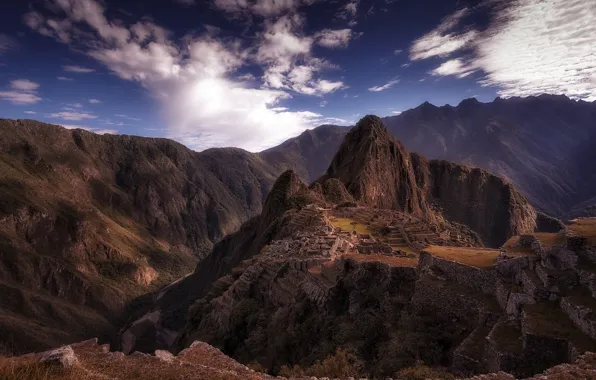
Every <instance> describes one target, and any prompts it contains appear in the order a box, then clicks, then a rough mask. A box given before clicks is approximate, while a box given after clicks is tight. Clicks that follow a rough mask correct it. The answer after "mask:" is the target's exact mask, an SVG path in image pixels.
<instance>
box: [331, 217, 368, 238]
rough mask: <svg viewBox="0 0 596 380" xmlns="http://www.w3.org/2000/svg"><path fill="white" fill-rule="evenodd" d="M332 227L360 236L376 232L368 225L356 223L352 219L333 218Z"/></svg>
mask: <svg viewBox="0 0 596 380" xmlns="http://www.w3.org/2000/svg"><path fill="white" fill-rule="evenodd" d="M330 223H331V225H333V226H334V227H339V228H341V229H342V231H348V232H353V231H356V233H358V234H365V235H370V234H372V233H373V232H374V231H373V230H372V229H371V228H370V227H369V226H367V225H364V224H362V223H358V222H356V221H355V220H354V219H350V218H332V219H331V220H330Z"/></svg>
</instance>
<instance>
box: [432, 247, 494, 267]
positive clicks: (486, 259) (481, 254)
mask: <svg viewBox="0 0 596 380" xmlns="http://www.w3.org/2000/svg"><path fill="white" fill-rule="evenodd" d="M424 250H425V251H426V252H428V253H430V254H431V255H433V256H437V257H441V258H443V259H447V260H452V261H457V262H458V263H462V264H466V265H470V266H473V267H477V268H490V267H492V266H493V265H495V263H496V261H497V257H498V256H499V250H498V249H488V248H473V247H471V248H468V247H445V246H437V245H431V246H428V247H426V248H425V249H424Z"/></svg>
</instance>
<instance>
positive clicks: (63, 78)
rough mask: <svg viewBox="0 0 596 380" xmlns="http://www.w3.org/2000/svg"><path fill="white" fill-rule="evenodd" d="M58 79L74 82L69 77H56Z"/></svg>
mask: <svg viewBox="0 0 596 380" xmlns="http://www.w3.org/2000/svg"><path fill="white" fill-rule="evenodd" d="M56 79H58V80H65V81H72V80H74V79H72V78H67V77H56Z"/></svg>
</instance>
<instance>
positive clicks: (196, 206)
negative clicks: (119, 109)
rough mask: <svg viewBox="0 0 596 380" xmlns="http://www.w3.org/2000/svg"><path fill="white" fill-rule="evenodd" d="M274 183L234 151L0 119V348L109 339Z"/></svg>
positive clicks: (271, 171)
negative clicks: (144, 298) (140, 302)
mask: <svg viewBox="0 0 596 380" xmlns="http://www.w3.org/2000/svg"><path fill="white" fill-rule="evenodd" d="M278 175H279V172H278V170H277V169H276V168H273V167H272V166H271V165H269V164H267V163H266V162H265V161H263V160H262V159H261V158H260V157H259V156H258V155H255V154H252V153H249V152H245V151H242V150H239V149H218V150H209V151H205V152H202V153H196V152H193V151H191V150H189V149H187V148H186V147H184V146H182V145H181V144H178V143H176V142H174V141H171V140H166V139H153V138H142V137H135V136H125V135H120V136H112V135H96V134H93V133H90V132H86V131H83V130H67V129H64V128H62V127H59V126H55V125H48V124H43V123H39V122H35V121H30V120H16V121H15V120H0V220H1V221H2V223H0V287H1V288H2V291H0V299H1V301H2V307H1V308H0V341H2V342H5V344H7V345H8V346H9V347H7V349H10V350H15V351H17V352H23V351H29V350H33V349H40V348H46V347H53V346H56V345H57V344H61V343H68V342H72V341H75V340H77V339H83V338H88V337H89V336H91V335H96V336H101V337H106V336H108V335H110V334H111V333H113V330H114V327H115V325H117V324H119V323H120V322H119V318H120V315H121V314H122V313H123V312H124V311H125V309H126V306H127V305H128V303H129V302H130V301H131V300H132V299H134V298H135V297H137V296H139V295H141V294H145V293H148V292H151V291H153V290H155V289H158V288H159V287H161V286H163V285H165V284H168V283H170V282H172V281H174V280H175V279H177V278H179V277H181V276H183V275H186V274H187V273H189V272H190V271H191V270H192V268H193V267H194V266H195V265H196V262H197V260H198V259H200V258H201V257H203V256H205V255H206V254H207V253H209V252H210V251H211V249H212V247H213V244H214V243H215V242H217V241H219V240H221V239H222V238H223V237H224V236H225V235H228V234H230V233H232V232H233V231H235V230H237V229H238V227H240V225H241V224H242V223H243V222H245V221H246V220H248V219H249V218H250V217H252V216H254V215H257V214H258V213H259V212H260V211H261V209H262V205H263V201H264V200H265V197H266V195H267V193H268V192H269V189H270V187H271V185H272V184H273V181H274V180H275V178H276V177H277V176H278Z"/></svg>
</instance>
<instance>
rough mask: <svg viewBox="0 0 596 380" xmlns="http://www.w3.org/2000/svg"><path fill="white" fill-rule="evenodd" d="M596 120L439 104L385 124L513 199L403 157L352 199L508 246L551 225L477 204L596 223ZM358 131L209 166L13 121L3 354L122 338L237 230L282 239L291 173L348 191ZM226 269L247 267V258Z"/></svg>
mask: <svg viewBox="0 0 596 380" xmlns="http://www.w3.org/2000/svg"><path fill="white" fill-rule="evenodd" d="M595 109H596V106H595V104H594V103H585V102H575V101H571V100H569V99H567V98H565V97H554V96H541V97H536V98H525V99H517V98H511V99H505V100H501V99H497V100H496V101H495V102H492V103H487V104H483V103H478V102H476V101H475V100H470V99H468V100H465V101H463V102H462V103H461V104H460V105H458V106H457V107H450V106H444V107H435V106H433V105H430V104H428V103H425V104H423V105H421V106H420V107H418V108H415V109H412V110H409V111H406V112H404V113H402V114H401V115H398V116H394V117H390V118H385V119H383V122H384V123H385V124H386V125H387V130H388V131H389V132H390V133H391V134H393V135H394V136H397V137H398V139H399V140H400V141H401V144H403V147H405V148H407V149H408V150H409V151H414V152H419V153H422V154H423V155H425V156H427V157H428V158H430V159H433V158H436V159H440V160H450V161H454V162H459V163H464V164H467V165H471V166H478V167H481V168H484V169H486V170H487V171H488V172H493V173H495V174H498V175H499V176H500V177H502V178H505V179H506V180H509V181H510V182H511V184H513V185H514V186H513V187H510V186H509V185H508V184H507V183H506V182H503V181H501V180H500V179H497V178H496V177H493V176H490V175H489V174H488V172H484V171H479V170H477V169H475V170H472V169H470V168H466V167H464V166H459V165H450V164H447V163H441V161H440V160H438V161H434V160H430V161H428V160H426V159H425V158H424V157H423V156H421V155H418V154H409V153H407V154H406V155H405V156H403V157H402V156H400V155H399V152H404V150H401V148H400V149H396V150H394V151H393V153H391V155H390V156H391V157H393V158H388V159H389V161H388V162H394V163H398V162H408V165H406V166H405V167H404V170H405V173H406V175H405V177H404V176H402V175H401V174H399V175H395V176H393V177H391V176H385V174H387V170H389V169H387V168H378V167H372V166H370V165H373V166H374V164H373V163H371V162H370V161H368V163H367V164H366V165H368V166H367V167H368V169H367V170H366V172H367V173H370V172H374V173H376V174H375V176H374V177H373V178H372V180H371V179H370V178H368V179H367V178H360V179H358V180H355V182H354V183H345V184H344V185H345V187H346V189H347V190H348V191H349V192H350V193H351V194H352V195H350V197H352V198H357V201H359V202H364V203H365V204H370V205H377V206H378V205H390V206H391V207H392V208H395V209H400V210H401V211H407V212H413V213H414V214H415V215H418V216H420V217H423V216H425V213H428V212H431V211H432V212H433V213H434V212H435V211H439V213H440V215H443V216H445V217H446V218H447V219H449V220H451V221H453V222H457V223H463V224H466V225H468V226H469V227H471V228H472V229H473V230H475V232H477V233H478V234H480V236H481V238H482V239H483V240H484V242H485V244H487V245H490V246H498V245H499V244H502V243H503V242H504V241H505V240H506V238H507V237H508V236H511V235H513V234H517V233H520V232H522V231H524V230H531V229H533V228H532V223H535V222H536V220H539V219H540V218H539V219H535V218H534V217H533V216H532V211H528V212H525V211H523V212H522V211H520V212H517V211H515V212H510V211H505V214H503V215H506V217H505V216H503V217H502V218H501V217H499V218H500V219H499V221H497V222H495V223H497V224H498V229H497V230H498V232H495V231H497V230H494V229H493V228H492V227H487V222H488V220H489V218H488V217H485V216H482V214H474V215H476V216H475V217H472V216H470V215H471V214H470V213H471V212H472V210H474V207H476V206H477V204H478V202H481V203H483V204H489V203H490V202H491V200H493V201H494V205H495V207H498V205H499V204H500V202H502V201H505V202H508V199H510V198H509V197H510V194H513V197H514V198H515V199H517V198H519V202H518V203H519V204H521V205H522V206H523V207H521V208H520V209H519V210H523V209H524V207H526V206H524V205H525V204H526V203H525V200H523V198H524V197H520V196H519V195H518V194H519V193H517V191H516V190H515V189H514V188H516V189H519V192H520V193H521V194H523V196H525V198H527V199H528V200H529V201H530V203H531V204H532V205H533V206H535V207H536V208H537V209H538V210H542V211H545V212H547V213H550V214H552V215H556V216H559V217H567V216H571V215H577V214H585V213H589V212H591V211H590V210H592V209H593V206H594V202H595V201H596V199H595V198H594V196H595V195H596V192H595V191H594V189H595V186H594V184H595V181H596V177H595V175H594V171H593V170H590V167H589V166H588V168H586V164H587V163H590V162H592V161H593V160H592V158H594V152H593V149H591V148H590V147H591V146H593V145H591V144H590V143H591V142H594V141H596V140H595V139H596V132H595V131H596V124H595V123H594V122H593V121H594V120H596V117H595V115H596V110H595ZM348 132H349V129H348V128H345V127H338V126H321V127H318V128H315V129H313V130H308V131H305V132H304V133H302V134H301V135H300V136H298V137H296V138H293V139H290V140H288V141H286V142H284V143H282V144H281V145H279V146H277V147H274V148H271V149H268V150H266V151H264V152H260V153H249V152H246V151H243V150H241V149H235V148H226V149H209V150H206V151H203V152H200V153H197V152H193V151H191V150H189V149H187V148H185V147H184V146H182V145H181V144H178V143H176V142H173V141H170V140H166V139H153V138H142V137H135V136H126V135H119V136H112V135H96V134H93V133H90V132H87V131H83V130H67V129H64V128H62V127H59V126H55V125H48V124H44V123H39V122H36V121H32V120H0V168H1V169H2V170H0V220H1V221H2V223H1V224H0V286H1V287H2V292H1V295H0V298H2V299H1V300H2V307H1V308H0V313H1V318H0V340H1V341H3V342H7V343H5V345H6V346H7V347H5V349H7V350H11V351H15V352H25V351H31V350H38V349H42V348H49V347H54V346H56V345H58V344H62V343H69V342H72V341H75V340H77V339H82V338H86V337H89V336H91V335H95V336H100V337H103V338H105V339H108V338H113V337H114V327H115V326H120V325H122V324H124V322H125V321H124V320H123V318H126V319H133V320H134V318H135V317H137V316H138V315H137V314H136V312H135V310H143V303H144V302H149V301H147V300H148V299H150V298H151V297H149V298H147V297H148V296H147V295H151V294H152V293H153V292H155V291H157V290H158V289H160V288H162V287H163V286H164V285H167V284H170V283H172V282H173V281H174V280H176V279H178V278H181V277H183V276H184V275H186V274H188V273H189V272H191V271H192V270H193V268H194V267H195V265H196V263H197V261H199V260H201V259H202V258H204V257H207V258H206V260H207V261H208V260H212V258H213V257H216V256H217V255H215V256H214V254H213V253H211V254H209V253H210V252H211V251H212V249H213V248H214V245H215V244H216V243H218V242H220V241H222V239H224V237H225V236H227V235H229V234H231V233H233V232H235V231H238V229H239V228H240V231H248V232H247V233H248V234H249V235H250V236H252V235H254V234H257V235H259V236H260V235H263V236H268V235H270V234H271V232H268V226H269V223H265V224H264V225H263V226H261V227H260V228H261V229H259V228H258V227H257V228H256V230H255V228H253V227H254V226H255V225H258V224H259V223H262V221H260V219H259V218H258V217H257V216H258V215H259V213H260V212H261V211H262V209H263V206H264V205H265V201H266V199H267V195H268V193H269V190H270V189H271V187H272V186H273V184H274V182H275V180H276V178H278V176H279V175H280V174H281V173H282V172H284V171H285V170H287V169H292V170H293V171H294V173H296V175H297V176H298V177H299V178H302V180H304V181H306V182H307V183H312V182H315V181H317V180H319V181H318V182H319V183H320V184H321V187H322V188H336V187H337V186H336V183H335V182H333V181H326V179H330V178H332V179H333V178H339V179H340V180H343V177H342V176H343V174H342V173H347V172H349V171H350V170H351V168H350V167H348V168H342V165H343V161H344V160H341V161H342V164H339V163H338V162H335V163H334V162H333V159H334V157H336V158H337V155H336V152H337V151H338V149H340V146H341V145H342V143H343V142H344V139H345V138H346V135H347V134H348ZM398 144H399V143H398ZM399 146H400V147H401V145H399ZM340 154H341V152H340ZM361 154H362V156H361V157H360V158H359V159H358V160H357V162H355V163H354V164H360V163H362V162H365V160H366V157H367V152H365V151H363V152H362V153H361ZM385 158H387V157H384V158H383V159H385ZM391 160H394V161H391ZM404 160H405V161H404ZM389 167H390V166H389ZM369 169H372V171H370V170H369ZM455 176H459V177H462V176H463V177H462V178H465V177H466V176H468V177H469V178H470V180H471V181H473V182H467V181H468V180H463V182H461V183H460V184H459V185H458V184H457V183H456V182H457V181H455V182H453V181H450V180H449V178H451V177H455ZM403 178H406V179H407V180H406V181H405V182H403V181H402V179H403ZM472 178H474V179H473V180H472ZM385 180H390V181H393V182H388V183H387V184H384V185H382V186H386V190H387V191H393V189H394V188H395V189H396V191H397V193H394V194H393V195H395V196H396V197H397V198H398V199H399V200H400V201H399V202H398V203H397V204H389V203H387V202H392V201H387V199H385V200H383V199H384V198H383V197H376V198H375V197H374V196H371V194H372V193H374V191H372V192H371V190H370V189H371V188H374V185H375V183H381V184H383V183H384V181H385ZM474 181H475V182H474ZM463 183H469V184H470V183H471V184H473V185H470V186H472V187H473V188H476V187H478V186H480V187H482V186H485V185H481V184H486V183H492V184H490V185H486V186H488V187H487V188H491V189H492V190H490V191H488V192H486V193H485V194H484V195H482V196H481V197H480V196H477V195H474V194H479V193H475V192H472V193H471V194H472V195H470V197H469V199H468V200H467V202H468V203H467V205H468V206H467V207H468V209H466V208H461V207H459V206H457V205H458V203H457V202H458V201H459V198H460V197H459V196H456V195H453V192H462V191H466V190H465V186H463V185H462V184H463ZM393 184H395V185H396V186H395V187H394V186H393ZM371 186H372V187H371ZM462 186H463V187H462ZM495 186H496V187H495ZM355 189H360V190H355ZM441 189H443V190H445V189H449V191H441ZM495 189H501V190H495ZM340 193H341V194H340V198H341V197H344V195H345V194H344V195H342V194H343V193H342V192H341V191H340ZM450 194H451V197H452V198H449V196H450ZM497 194H498V195H497ZM463 199H465V197H464V198H463ZM512 199H513V198H512ZM345 200H346V201H351V200H350V199H347V198H346V199H345ZM454 202H455V203H454ZM512 204H513V202H512ZM454 205H455V206H454ZM466 210H467V211H466ZM528 210H530V209H528ZM532 210H533V209H532ZM472 214H473V213H472ZM478 215H480V216H478ZM548 220H551V219H548ZM247 221H248V222H247ZM551 221H552V220H551ZM245 222H247V223H248V226H249V227H247V226H246V225H244V226H243V223H245ZM251 223H252V225H251ZM554 224H555V226H558V224H557V223H556V221H555V223H554ZM250 226H253V227H250ZM520 226H522V227H520ZM555 228H557V227H555ZM499 229H500V230H499ZM255 231H257V232H255ZM238 239H240V243H239V242H238ZM263 239H265V238H263ZM245 240H246V238H243V237H238V236H237V235H229V237H228V238H226V239H224V240H223V241H222V242H221V243H220V244H218V245H215V252H217V251H218V250H222V251H226V252H227V251H228V250H229V247H228V248H226V244H232V245H233V246H234V247H235V248H234V250H239V249H240V250H242V249H244V248H246V249H248V248H250V247H251V245H252V244H253V243H250V244H249V245H248V246H244V245H243V244H248V240H246V241H245ZM253 240H254V237H253V238H250V242H252V241H253ZM242 241H245V243H242ZM238 247H244V248H238ZM258 247H259V244H257V245H256V246H254V247H253V248H250V249H252V250H258ZM239 252H240V251H239ZM239 257H240V256H239ZM226 260H231V261H234V260H235V259H234V258H233V254H232V255H231V256H230V258H228V259H226ZM226 260H224V261H222V262H220V261H219V260H218V264H217V265H218V266H219V269H218V270H214V269H213V267H211V268H210V271H212V272H213V273H211V274H209V276H206V277H205V279H204V280H201V281H205V284H206V283H210V282H209V281H214V280H215V279H217V277H218V276H219V275H221V274H224V273H225V270H226V269H225V268H229V263H228V264H225V263H226ZM222 263H223V264H222ZM208 279H211V280H208ZM182 283H183V284H191V285H192V282H190V281H186V282H185V281H182ZM133 300H134V302H133ZM131 302H132V303H131Z"/></svg>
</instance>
